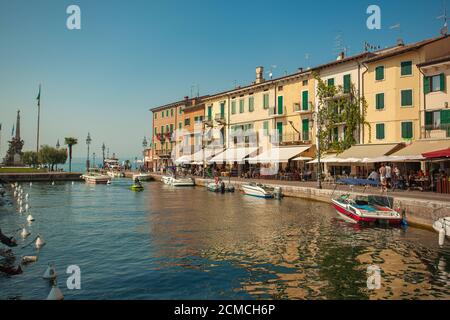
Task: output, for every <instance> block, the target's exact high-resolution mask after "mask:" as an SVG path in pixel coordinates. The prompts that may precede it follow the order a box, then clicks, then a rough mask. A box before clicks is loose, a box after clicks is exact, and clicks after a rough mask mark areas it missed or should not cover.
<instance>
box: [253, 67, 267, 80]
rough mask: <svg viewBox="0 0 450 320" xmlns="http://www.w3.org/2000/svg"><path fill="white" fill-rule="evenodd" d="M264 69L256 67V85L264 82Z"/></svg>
mask: <svg viewBox="0 0 450 320" xmlns="http://www.w3.org/2000/svg"><path fill="white" fill-rule="evenodd" d="M264 81H265V80H264V67H256V81H255V83H256V84H258V83H261V82H264Z"/></svg>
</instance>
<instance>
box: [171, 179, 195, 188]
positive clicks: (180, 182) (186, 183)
mask: <svg viewBox="0 0 450 320" xmlns="http://www.w3.org/2000/svg"><path fill="white" fill-rule="evenodd" d="M169 184H170V185H172V186H174V187H192V186H195V181H194V179H192V178H172V179H170V183H169Z"/></svg>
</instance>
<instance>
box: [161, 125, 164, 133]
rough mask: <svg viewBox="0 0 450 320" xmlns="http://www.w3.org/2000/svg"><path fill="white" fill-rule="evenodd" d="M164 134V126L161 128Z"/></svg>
mask: <svg viewBox="0 0 450 320" xmlns="http://www.w3.org/2000/svg"><path fill="white" fill-rule="evenodd" d="M162 133H164V126H161V134H162Z"/></svg>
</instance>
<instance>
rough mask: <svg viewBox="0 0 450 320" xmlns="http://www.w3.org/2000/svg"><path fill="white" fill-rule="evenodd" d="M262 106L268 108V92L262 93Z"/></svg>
mask: <svg viewBox="0 0 450 320" xmlns="http://www.w3.org/2000/svg"><path fill="white" fill-rule="evenodd" d="M263 108H264V109H269V94H267V93H266V94H264V95H263Z"/></svg>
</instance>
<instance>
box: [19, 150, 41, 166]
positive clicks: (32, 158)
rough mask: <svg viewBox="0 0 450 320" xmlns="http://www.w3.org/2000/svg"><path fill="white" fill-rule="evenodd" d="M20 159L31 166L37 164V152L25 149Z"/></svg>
mask: <svg viewBox="0 0 450 320" xmlns="http://www.w3.org/2000/svg"><path fill="white" fill-rule="evenodd" d="M22 160H23V163H24V164H26V165H28V166H32V167H36V166H37V165H38V164H39V161H38V154H37V153H36V151H25V152H24V153H23V156H22Z"/></svg>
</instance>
